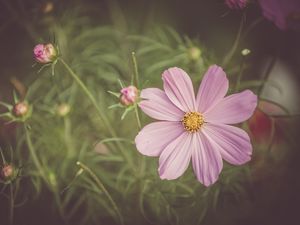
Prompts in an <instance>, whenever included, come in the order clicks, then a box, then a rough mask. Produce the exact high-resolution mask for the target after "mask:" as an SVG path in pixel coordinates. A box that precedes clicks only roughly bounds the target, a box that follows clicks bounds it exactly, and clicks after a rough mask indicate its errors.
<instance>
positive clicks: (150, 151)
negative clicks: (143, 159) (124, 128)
mask: <svg viewBox="0 0 300 225" xmlns="http://www.w3.org/2000/svg"><path fill="white" fill-rule="evenodd" d="M183 132H184V129H183V126H182V124H181V123H180V122H169V121H168V122H167V121H161V122H154V123H150V124H148V125H147V126H145V127H144V128H143V129H142V130H141V131H140V132H139V133H138V135H137V136H136V138H135V144H136V148H137V150H138V151H139V152H140V153H142V154H143V155H147V156H159V155H160V153H161V152H162V150H163V149H164V148H165V147H166V146H167V145H168V144H169V143H170V142H172V141H173V140H174V139H176V138H177V137H178V136H180V134H182V133H183Z"/></svg>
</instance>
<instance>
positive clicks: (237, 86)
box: [235, 59, 245, 91]
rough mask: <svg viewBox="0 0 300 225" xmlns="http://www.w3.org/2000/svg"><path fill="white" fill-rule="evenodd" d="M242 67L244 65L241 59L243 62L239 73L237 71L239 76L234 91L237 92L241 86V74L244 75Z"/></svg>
mask: <svg viewBox="0 0 300 225" xmlns="http://www.w3.org/2000/svg"><path fill="white" fill-rule="evenodd" d="M244 65H245V60H244V59H243V62H242V64H241V68H240V71H239V74H238V77H237V80H236V84H235V91H238V90H239V87H240V85H241V80H242V76H243V73H244Z"/></svg>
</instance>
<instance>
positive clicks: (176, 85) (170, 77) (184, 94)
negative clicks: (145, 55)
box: [162, 67, 196, 112]
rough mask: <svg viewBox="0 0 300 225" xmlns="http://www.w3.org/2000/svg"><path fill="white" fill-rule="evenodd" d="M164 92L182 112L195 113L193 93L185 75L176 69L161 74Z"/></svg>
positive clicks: (188, 79)
mask: <svg viewBox="0 0 300 225" xmlns="http://www.w3.org/2000/svg"><path fill="white" fill-rule="evenodd" d="M162 79H163V81H164V90H165V92H166V94H167V96H168V98H169V99H170V100H171V102H173V104H174V105H176V106H177V107H178V108H180V109H181V110H182V111H184V112H190V111H195V109H196V108H195V93H194V88H193V84H192V81H191V79H190V77H189V75H187V73H186V72H185V71H184V70H182V69H180V68H177V67H173V68H170V69H167V70H165V71H164V72H163V75H162Z"/></svg>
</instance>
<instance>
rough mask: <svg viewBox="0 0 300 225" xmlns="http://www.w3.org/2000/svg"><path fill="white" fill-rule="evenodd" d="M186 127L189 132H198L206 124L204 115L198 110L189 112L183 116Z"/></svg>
mask: <svg viewBox="0 0 300 225" xmlns="http://www.w3.org/2000/svg"><path fill="white" fill-rule="evenodd" d="M181 121H182V124H183V126H184V129H186V130H187V131H189V132H193V133H194V132H197V131H198V130H199V129H200V128H201V126H202V125H203V124H204V118H203V115H202V114H200V113H198V112H188V113H186V114H185V115H184V116H183V118H182V120H181Z"/></svg>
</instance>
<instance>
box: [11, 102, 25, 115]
mask: <svg viewBox="0 0 300 225" xmlns="http://www.w3.org/2000/svg"><path fill="white" fill-rule="evenodd" d="M28 111H29V105H28V104H27V103H26V102H19V103H17V104H15V105H14V107H13V114H14V115H15V116H16V117H23V116H25V115H26V114H27V113H28Z"/></svg>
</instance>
